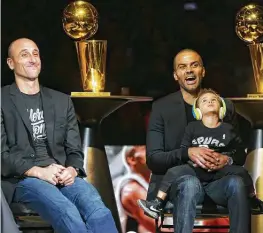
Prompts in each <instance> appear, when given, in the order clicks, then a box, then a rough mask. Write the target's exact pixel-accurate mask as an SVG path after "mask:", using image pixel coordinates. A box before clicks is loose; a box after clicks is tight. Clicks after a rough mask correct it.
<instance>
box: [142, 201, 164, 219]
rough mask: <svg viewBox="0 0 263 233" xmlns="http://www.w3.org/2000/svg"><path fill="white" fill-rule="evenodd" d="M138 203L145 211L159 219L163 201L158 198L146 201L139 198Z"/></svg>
mask: <svg viewBox="0 0 263 233" xmlns="http://www.w3.org/2000/svg"><path fill="white" fill-rule="evenodd" d="M137 202H138V205H139V206H140V207H141V208H142V209H143V210H144V212H145V213H146V214H147V215H148V216H149V217H151V218H154V219H158V218H159V215H160V213H161V211H162V202H161V201H159V200H158V199H154V200H152V201H146V200H142V199H139V200H138V201H137Z"/></svg>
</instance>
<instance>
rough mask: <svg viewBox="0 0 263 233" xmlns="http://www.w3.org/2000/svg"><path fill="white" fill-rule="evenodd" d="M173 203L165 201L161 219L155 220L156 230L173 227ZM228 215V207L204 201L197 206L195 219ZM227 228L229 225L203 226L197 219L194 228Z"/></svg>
mask: <svg viewBox="0 0 263 233" xmlns="http://www.w3.org/2000/svg"><path fill="white" fill-rule="evenodd" d="M173 208H174V206H173V204H172V203H171V202H169V201H168V202H167V203H166V206H165V208H164V210H163V213H162V214H161V221H160V222H159V220H156V221H155V226H156V232H162V229H167V228H170V229H171V228H172V229H173V227H174V226H173ZM227 217H228V209H227V208H225V207H223V206H219V205H216V204H214V203H212V202H211V201H205V202H204V204H203V205H198V206H197V213H196V219H197V220H198V219H204V218H205V219H209V218H227ZM218 228H220V229H229V225H228V224H227V225H220V226H218V225H209V226H207V225H206V226H204V225H200V224H198V221H196V222H195V225H194V229H218Z"/></svg>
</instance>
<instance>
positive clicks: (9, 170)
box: [1, 111, 34, 177]
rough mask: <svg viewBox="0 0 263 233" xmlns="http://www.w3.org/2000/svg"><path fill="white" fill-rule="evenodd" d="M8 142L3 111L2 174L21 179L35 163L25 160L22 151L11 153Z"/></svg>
mask: <svg viewBox="0 0 263 233" xmlns="http://www.w3.org/2000/svg"><path fill="white" fill-rule="evenodd" d="M7 142H8V138H7V135H6V130H5V124H4V118H3V114H2V111H1V169H2V170H1V174H2V176H4V177H10V176H11V177H14V176H18V177H21V176H23V175H24V173H25V172H26V171H28V170H29V169H30V168H32V167H33V166H34V163H33V161H31V160H26V159H23V158H22V156H21V154H20V153H21V152H20V151H18V150H15V151H10V149H9V147H8V145H7Z"/></svg>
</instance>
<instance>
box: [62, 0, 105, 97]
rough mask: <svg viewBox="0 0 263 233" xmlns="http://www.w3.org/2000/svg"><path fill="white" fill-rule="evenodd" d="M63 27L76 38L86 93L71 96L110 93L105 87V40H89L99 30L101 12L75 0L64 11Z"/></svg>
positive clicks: (75, 93) (88, 4)
mask: <svg viewBox="0 0 263 233" xmlns="http://www.w3.org/2000/svg"><path fill="white" fill-rule="evenodd" d="M62 22H63V28H64V31H65V32H66V34H67V35H68V36H70V37H71V38H72V39H74V40H75V45H76V49H77V55H78V62H79V67H80V73H81V80H82V86H83V90H84V92H71V96H72V97H87V96H109V95H110V92H103V91H104V88H105V70H106V54H107V41H106V40H88V39H89V38H90V37H92V36H93V35H94V34H95V33H96V32H97V30H98V12H97V10H96V9H95V7H94V6H93V5H91V4H90V3H88V2H85V1H74V2H72V3H70V4H68V5H67V6H66V8H65V9H64V11H63V18H62Z"/></svg>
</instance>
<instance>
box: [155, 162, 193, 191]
mask: <svg viewBox="0 0 263 233" xmlns="http://www.w3.org/2000/svg"><path fill="white" fill-rule="evenodd" d="M186 175H190V176H196V173H195V171H194V169H193V168H192V167H191V166H190V165H189V164H184V165H180V166H175V167H172V168H170V169H168V170H167V172H166V173H165V175H164V177H163V179H162V182H161V184H160V188H159V190H161V191H162V192H164V193H167V192H168V191H169V189H170V187H171V185H172V183H173V182H174V181H175V180H177V179H178V178H179V177H182V176H186Z"/></svg>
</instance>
